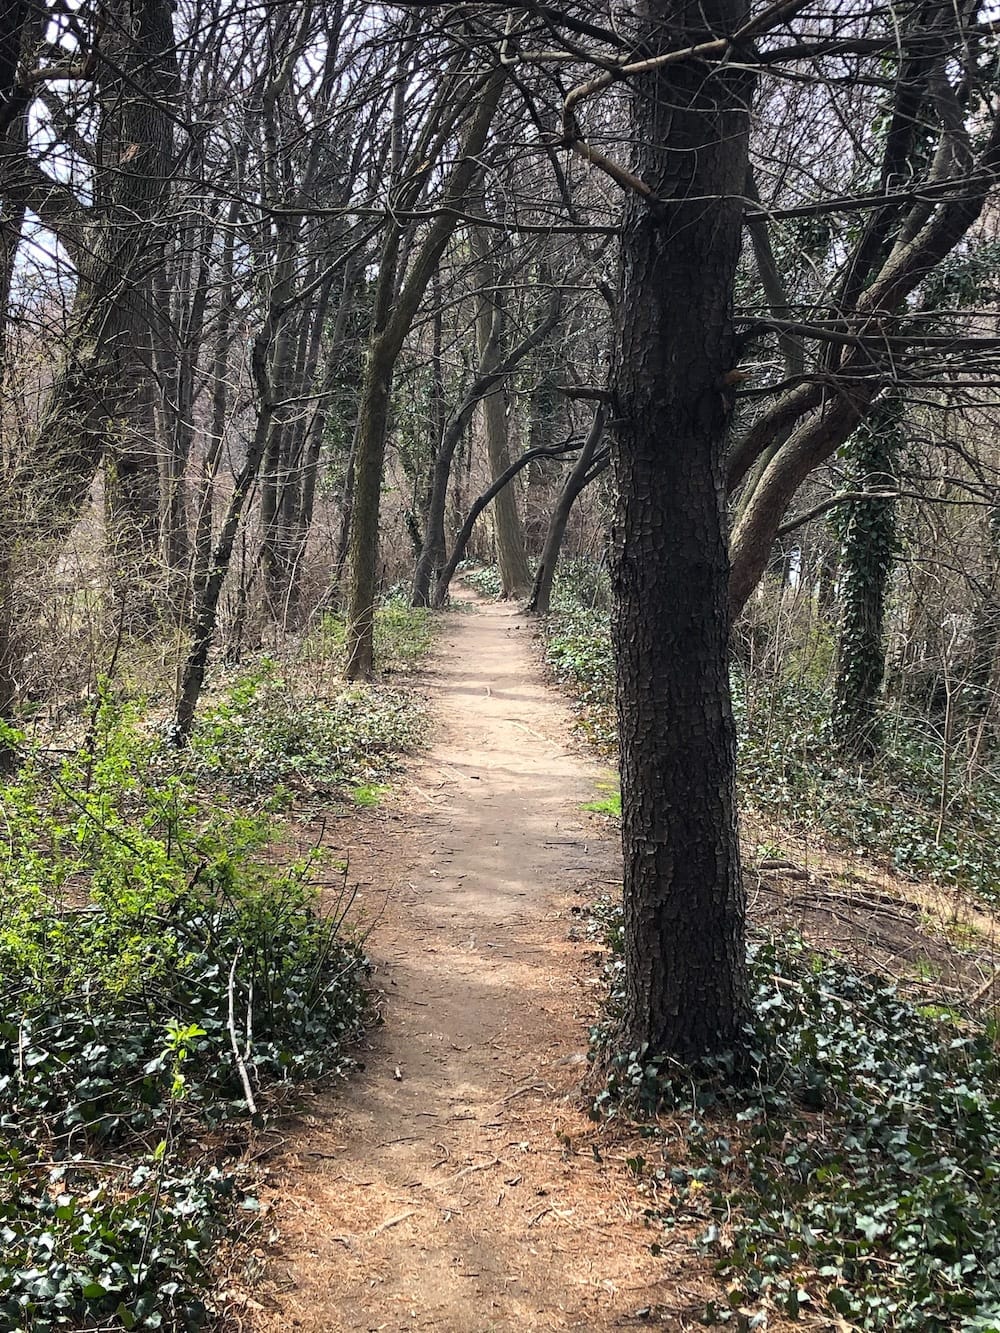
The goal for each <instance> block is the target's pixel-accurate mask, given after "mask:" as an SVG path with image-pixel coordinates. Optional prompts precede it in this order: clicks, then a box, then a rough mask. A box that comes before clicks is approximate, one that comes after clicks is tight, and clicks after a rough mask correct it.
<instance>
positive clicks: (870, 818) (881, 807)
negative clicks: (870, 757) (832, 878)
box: [543, 578, 1000, 901]
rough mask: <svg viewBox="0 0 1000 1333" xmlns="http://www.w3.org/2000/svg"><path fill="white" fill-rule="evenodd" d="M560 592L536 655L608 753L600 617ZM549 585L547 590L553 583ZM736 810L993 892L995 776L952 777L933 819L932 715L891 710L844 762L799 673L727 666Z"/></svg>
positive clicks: (996, 872) (609, 713)
mask: <svg viewBox="0 0 1000 1333" xmlns="http://www.w3.org/2000/svg"><path fill="white" fill-rule="evenodd" d="M577 582H578V580H576V579H575V578H574V579H573V580H571V582H570V583H569V585H568V586H566V585H563V586H562V587H561V588H560V589H559V596H558V597H557V600H556V604H555V610H554V611H553V613H552V615H550V616H549V617H548V618H547V620H546V621H545V624H544V629H543V637H544V644H545V656H546V660H547V662H548V663H549V665H550V667H551V668H552V670H553V672H554V674H555V676H556V678H557V679H558V680H559V681H560V683H561V684H562V685H563V686H564V687H565V688H566V689H567V691H568V692H569V693H570V694H572V696H573V697H574V698H575V699H576V701H577V703H578V705H579V708H580V726H581V729H582V731H583V732H584V734H585V735H586V736H587V737H588V738H589V739H590V740H591V741H592V742H593V743H594V745H595V746H596V747H597V749H598V750H599V751H600V752H601V753H602V754H604V755H606V756H609V757H611V756H613V755H614V754H615V752H616V748H617V739H616V722H615V710H614V662H613V658H612V653H611V641H610V631H609V616H608V613H607V611H606V609H604V608H603V606H602V607H601V608H600V609H598V608H595V607H593V606H592V605H590V604H589V603H585V604H581V598H580V595H579V593H578V592H577V590H576V584H577ZM557 587H558V585H557ZM733 702H734V708H735V713H736V722H737V729H738V743H739V769H738V783H739V788H740V798H741V805H742V808H743V809H745V810H748V811H752V812H753V813H755V814H757V815H759V816H763V817H766V818H768V819H771V820H773V821H775V822H777V823H779V824H781V825H782V826H783V827H785V828H788V829H801V830H817V829H818V830H822V831H823V832H824V833H825V834H826V835H828V836H829V837H830V838H832V839H834V840H836V841H837V842H839V843H840V844H841V845H842V846H844V847H846V848H848V849H850V850H851V851H853V852H854V853H855V854H858V855H868V856H874V857H879V858H884V859H885V860H886V861H889V862H890V863H891V864H892V865H893V866H894V867H895V868H896V869H897V870H900V871H903V872H906V873H911V874H916V875H920V876H924V877H927V878H930V879H933V880H935V881H937V882H939V883H941V884H945V885H950V886H956V887H959V888H965V889H972V890H974V891H975V892H977V893H978V894H980V895H981V896H982V897H984V898H986V899H989V900H992V901H997V898H998V894H1000V774H998V772H997V771H996V768H995V766H994V768H993V769H992V770H983V771H981V772H980V773H979V775H978V778H977V781H976V782H975V783H974V784H973V783H971V782H963V781H960V775H958V776H956V777H954V778H953V779H952V782H951V786H950V787H949V788H948V790H947V791H946V792H945V808H944V817H943V818H942V817H941V804H942V803H941V796H942V790H941V788H942V749H941V739H940V737H939V736H938V734H937V730H936V728H935V725H934V723H933V721H927V720H926V719H921V718H919V717H917V716H900V717H898V718H897V719H896V720H895V723H894V725H893V726H892V727H890V728H886V739H885V748H884V751H883V753H882V755H881V756H880V757H879V758H878V759H877V760H876V761H875V762H874V763H872V764H870V765H865V766H864V767H863V768H860V767H857V766H855V767H853V768H852V767H848V766H847V765H846V764H845V763H844V761H842V760H841V759H840V758H839V757H838V753H837V749H836V746H835V744H834V738H833V736H832V735H831V731H830V723H829V716H830V711H831V695H830V691H829V690H828V689H827V688H824V687H823V686H822V685H821V684H819V683H816V682H814V681H812V680H810V679H808V678H806V677H804V676H801V675H794V676H793V675H789V676H786V677H781V676H779V677H777V678H774V677H772V678H769V679H768V680H767V681H766V682H765V683H762V682H758V681H757V680H755V678H754V677H753V676H752V675H747V673H745V672H744V671H743V669H742V668H739V667H734V670H733Z"/></svg>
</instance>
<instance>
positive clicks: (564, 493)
mask: <svg viewBox="0 0 1000 1333" xmlns="http://www.w3.org/2000/svg"><path fill="white" fill-rule="evenodd" d="M605 415H606V413H605V410H604V408H603V407H599V408H598V409H597V412H596V413H595V415H594V424H593V426H592V427H591V429H590V434H589V435H588V436H587V441H586V443H585V444H584V446H583V449H582V450H581V451H580V457H579V458H578V459H577V460H576V464H575V466H574V468H573V471H572V472H571V473H570V474H569V476H568V477H567V478H566V483H565V485H564V486H563V488H562V490H561V491H560V493H559V499H558V500H557V501H556V504H555V508H554V509H553V510H552V517H551V518H550V519H549V526H548V531H547V532H546V534H545V545H544V546H543V547H542V555H541V559H540V560H539V562H538V570H537V572H536V573H535V582H534V585H533V586H532V589H531V598H530V600H529V601H528V610H529V611H531V612H532V613H533V614H534V615H538V616H547V615H548V613H549V604H550V603H551V601H552V584H553V581H554V579H555V576H556V565H557V564H558V563H559V552H560V550H561V549H562V543H563V537H564V536H565V534H566V524H567V523H568V522H569V516H570V513H571V512H572V509H573V506H574V504H575V503H576V500H577V497H578V496H579V494H580V492H581V491H582V490H583V489H584V487H586V486H589V485H590V483H591V482H592V481H593V480H594V479H595V478H596V477H599V476H600V475H601V473H602V472H603V471H604V470H605V468H606V467H607V465H608V462H609V461H610V455H607V454H606V455H605V457H604V458H603V460H597V461H595V458H594V455H595V454H596V453H597V446H598V445H599V444H600V442H601V439H602V437H603V435H604V418H605Z"/></svg>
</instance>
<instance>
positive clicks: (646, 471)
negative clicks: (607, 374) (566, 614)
mask: <svg viewBox="0 0 1000 1333" xmlns="http://www.w3.org/2000/svg"><path fill="white" fill-rule="evenodd" d="M745 15H746V6H745V3H744V0H708V3H705V4H693V3H691V4H687V5H685V6H674V5H673V4H671V3H669V2H668V0H649V4H648V7H647V8H646V9H645V10H644V11H641V17H640V37H641V38H642V39H644V40H643V41H642V49H644V50H649V52H650V53H651V54H652V53H655V52H657V51H666V50H670V49H678V48H686V47H689V46H691V45H693V44H695V43H697V42H699V41H703V40H706V39H708V38H709V37H712V36H717V35H720V34H725V33H731V32H733V31H735V29H736V28H737V27H738V26H739V24H740V22H741V21H742V20H743V19H744V18H745ZM750 91H751V90H750V87H749V86H748V82H747V80H746V79H745V78H742V77H741V76H740V75H739V74H737V73H735V72H729V71H720V70H710V69H709V68H708V67H707V66H704V65H702V64H700V63H699V62H698V61H696V60H686V61H680V62H678V63H675V64H670V65H667V66H665V67H662V68H661V69H660V70H658V71H654V72H652V73H650V74H646V75H644V76H642V77H641V78H639V79H637V80H636V83H635V86H634V88H633V92H632V108H633V142H635V143H636V144H638V145H639V148H638V163H637V166H638V175H639V177H640V178H641V179H642V181H644V182H645V184H646V185H647V186H648V187H649V188H650V190H651V191H652V196H653V197H652V199H650V200H645V199H642V198H641V197H639V196H638V195H636V196H635V197H634V198H633V199H632V201H631V203H630V205H629V208H628V213H627V218H626V224H625V228H624V233H623V266H624V274H623V283H622V293H621V303H620V309H621V312H622V320H623V334H622V344H621V351H620V356H619V358H618V364H617V368H616V372H615V381H614V392H615V400H616V403H615V406H616V411H615V417H616V422H615V433H616V445H615V448H614V450H613V457H614V466H615V474H616V478H617V483H618V500H617V505H616V513H615V520H614V529H613V538H612V552H613V559H612V581H613V589H614V601H615V610H614V618H613V639H614V648H615V657H616V662H617V672H618V687H617V700H618V718H619V728H620V738H621V777H622V841H623V847H624V854H625V865H624V871H625V883H624V904H625V960H626V999H625V1011H624V1026H625V1033H624V1036H625V1039H626V1041H627V1042H628V1047H629V1048H630V1049H635V1050H638V1051H641V1052H647V1053H648V1054H649V1055H651V1056H652V1055H662V1054H668V1055H671V1056H676V1057H678V1058H681V1059H693V1058H697V1057H699V1056H703V1055H705V1054H707V1053H709V1052H714V1051H721V1050H726V1049H733V1048H738V1047H739V1046H740V1044H741V1041H742V1035H741V1029H742V1026H743V1023H744V1019H745V1017H746V1012H747V981H746V967H745V954H744V911H745V907H744V893H743V888H742V884H741V879H740V863H739V844H738V840H737V830H736V810H735V793H734V777H735V728H734V724H733V716H732V707H731V701H730V694H729V674H728V631H729V617H728V614H727V595H728V575H729V567H728V559H727V552H726V531H725V518H724V512H725V511H724V500H723V478H722V457H723V449H724V444H725V440H726V435H727V427H728V417H729V412H730V404H729V402H728V401H727V398H726V395H725V391H724V388H723V385H724V383H725V375H726V372H727V371H728V370H730V369H731V367H732V364H733V334H732V327H731V300H732V291H733V282H734V276H735V271H736V264H737V260H738V257H739V250H740V223H741V217H740V205H739V204H738V202H736V200H737V198H738V196H740V195H741V194H742V191H743V185H744V181H745V179H746V170H747V135H748V129H749V118H748V114H747V105H746V103H747V99H748V98H749V96H750ZM688 198H691V199H692V202H690V203H688V202H686V200H687V199H688Z"/></svg>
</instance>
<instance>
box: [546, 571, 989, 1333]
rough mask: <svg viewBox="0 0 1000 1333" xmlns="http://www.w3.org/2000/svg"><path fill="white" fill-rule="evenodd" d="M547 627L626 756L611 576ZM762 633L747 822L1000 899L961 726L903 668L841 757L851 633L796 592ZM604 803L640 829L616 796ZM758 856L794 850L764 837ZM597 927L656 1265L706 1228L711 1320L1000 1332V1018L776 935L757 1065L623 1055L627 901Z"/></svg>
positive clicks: (593, 712) (614, 1070) (747, 763)
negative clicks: (712, 1273)
mask: <svg viewBox="0 0 1000 1333" xmlns="http://www.w3.org/2000/svg"><path fill="white" fill-rule="evenodd" d="M595 585H596V586H595ZM770 591H771V593H772V594H773V593H774V589H773V588H772V589H771V590H770ZM896 591H897V595H901V593H902V588H898V589H897V590H896ZM595 603H596V604H595ZM898 610H899V608H898V606H897V607H896V612H897V613H898ZM541 628H542V647H543V652H544V654H545V658H546V660H547V662H548V664H549V666H550V668H551V670H552V671H553V673H554V674H555V676H556V678H557V680H559V681H560V682H561V683H562V684H563V686H564V687H565V688H566V689H567V690H568V691H569V693H570V694H571V695H572V696H573V698H574V699H575V700H576V702H577V704H578V707H579V725H580V728H581V732H582V734H583V735H584V736H586V737H587V739H588V740H589V741H590V742H592V743H594V744H595V745H596V747H597V748H598V749H599V750H600V751H601V752H602V753H603V754H605V755H607V756H608V757H609V759H611V760H612V761H613V760H614V758H615V741H616V733H615V727H614V716H613V712H614V697H613V696H614V680H613V668H612V662H611V651H610V636H609V632H608V624H607V587H606V584H605V585H604V586H603V588H602V576H601V571H600V569H599V568H596V567H593V566H592V567H591V570H590V571H589V577H588V576H586V575H584V576H582V577H581V573H580V571H579V570H578V569H574V568H573V566H572V565H570V566H568V567H567V569H566V578H565V579H564V580H562V581H560V580H559V579H558V578H557V582H556V590H555V598H554V602H553V610H552V612H551V614H550V615H549V616H548V618H547V619H546V621H545V622H544V623H543V624H542V627H541ZM747 633H748V639H749V638H750V637H754V638H755V641H756V645H757V649H758V655H757V656H754V654H753V652H752V651H751V650H750V644H749V643H745V644H744V645H743V648H744V651H743V652H742V653H741V655H740V657H739V660H737V661H735V662H734V665H733V685H734V700H735V703H736V716H737V720H738V735H739V753H740V774H741V799H742V804H743V809H744V812H745V815H746V816H747V818H748V823H749V824H751V825H752V826H753V827H755V828H759V827H761V826H763V827H767V828H770V829H773V830H776V831H777V832H776V836H778V837H781V836H782V833H784V834H785V835H786V836H793V835H794V834H795V833H799V834H800V835H801V834H802V833H803V832H805V833H807V834H808V835H809V836H810V837H811V840H812V845H813V847H814V848H815V849H816V854H817V855H819V856H822V854H823V853H822V848H823V847H824V846H826V847H828V848H838V849H841V851H843V852H846V853H847V854H848V855H849V856H850V857H851V859H852V860H853V861H854V863H855V864H856V863H857V860H858V858H860V859H861V860H862V861H867V862H868V873H869V874H875V875H877V874H878V864H879V862H880V861H881V862H882V863H884V864H889V865H891V866H893V867H895V868H897V869H898V868H902V869H904V870H906V871H907V872H909V873H910V874H911V875H912V876H914V877H915V878H919V879H921V880H925V881H926V880H936V881H937V882H939V883H940V884H942V885H945V886H949V887H956V886H957V887H959V888H961V889H962V890H964V892H965V893H967V894H972V895H975V897H976V899H977V900H979V901H984V902H986V903H987V904H992V903H993V902H994V901H995V896H994V895H995V893H996V889H997V885H998V883H1000V873H998V872H1000V867H998V865H997V863H996V847H997V838H996V830H995V818H996V813H995V811H996V794H997V791H998V783H997V771H996V767H995V764H991V763H989V762H987V763H985V764H983V765H982V767H981V768H979V769H977V772H976V779H977V780H976V784H975V789H974V790H971V791H970V790H969V789H968V788H966V789H965V790H962V789H961V778H960V777H955V779H954V780H955V788H954V790H953V791H951V792H950V793H949V794H948V797H947V798H946V800H945V801H944V802H942V795H941V777H942V771H943V760H942V729H941V726H940V723H941V720H942V719H941V718H940V717H939V718H937V719H936V720H935V718H934V716H933V714H932V713H931V714H929V713H928V711H926V710H924V711H920V710H918V709H915V708H914V706H913V701H912V698H911V697H909V692H908V691H907V690H906V689H905V688H904V685H903V684H902V683H901V682H900V681H899V680H895V681H894V680H893V679H892V675H891V674H890V679H889V681H888V691H889V692H888V694H887V695H886V696H884V697H883V696H881V695H880V696H879V697H878V700H877V706H878V718H879V723H880V727H879V734H880V744H879V748H878V751H877V757H876V756H874V755H873V756H872V757H871V758H870V759H869V760H868V761H866V762H864V763H861V764H859V762H858V760H857V758H856V757H854V758H853V759H849V758H846V757H844V756H843V754H842V753H841V752H840V750H839V748H838V745H837V743H836V737H837V708H838V700H837V688H836V687H837V681H838V678H839V677H838V671H837V661H836V643H835V636H834V634H833V632H832V630H831V628H830V626H829V625H828V624H827V623H825V622H824V621H823V619H822V618H821V617H818V616H817V614H816V608H815V607H814V606H811V605H807V606H806V607H802V606H801V605H799V606H797V607H795V608H794V609H793V610H792V611H791V612H790V611H789V608H788V605H787V602H786V601H785V602H783V599H782V596H781V594H780V590H779V593H778V595H777V596H773V595H772V599H771V601H770V602H769V603H768V604H766V605H763V604H762V605H761V606H760V608H759V611H758V615H757V617H756V620H755V622H754V625H753V626H752V627H751V628H750V629H748V631H747ZM778 638H780V640H781V652H780V654H777V655H776V654H775V653H774V651H773V644H774V641H775V640H776V639H778ZM762 644H766V645H768V647H769V651H764V652H760V651H759V650H760V647H761V645H762ZM896 669H897V671H899V670H901V668H900V667H899V666H897V668H896ZM922 684H923V686H924V687H926V681H922ZM964 702H965V704H966V705H967V704H968V702H969V701H968V699H966V700H965V701H964ZM955 706H956V708H960V707H961V706H962V701H961V700H959V701H957V702H956V705H955ZM935 721H936V723H937V725H935ZM952 739H953V742H954V743H955V744H956V745H960V744H962V743H963V742H962V740H960V739H959V738H957V737H953V738H952ZM974 741H975V738H974V737H973V738H971V739H970V737H969V736H968V735H966V736H965V738H964V744H965V745H966V746H969V745H970V744H974ZM964 758H965V760H966V761H967V758H968V754H967V752H966V754H965V756H964ZM946 768H947V766H945V771H946ZM955 768H956V769H957V770H959V771H961V769H962V763H961V762H958V763H956V764H955ZM589 808H590V809H593V810H595V811H597V812H599V813H601V814H605V815H608V816H611V817H613V818H619V817H620V808H621V807H620V797H619V796H618V792H617V789H616V788H614V787H611V788H609V789H608V791H606V792H604V793H602V794H601V796H600V798H599V799H597V800H595V801H594V802H593V803H591V805H590V806H589ZM943 811H944V812H945V813H944V817H942V812H943ZM757 854H758V856H763V857H765V858H773V857H774V856H775V855H778V856H780V855H781V854H782V853H781V849H780V847H775V846H774V845H766V846H761V847H759V848H758V849H757ZM594 931H595V934H597V935H598V936H599V937H600V938H601V939H602V940H603V942H604V943H605V944H606V945H607V947H608V951H609V961H608V963H607V965H606V978H607V982H608V988H609V994H608V1001H607V1007H606V1011H605V1015H604V1018H603V1019H602V1021H601V1022H600V1024H599V1025H598V1026H597V1027H595V1028H594V1030H593V1031H592V1033H591V1040H592V1057H593V1060H594V1065H595V1071H596V1072H595V1083H596V1085H597V1088H598V1091H597V1093H596V1094H595V1098H594V1115H595V1117H597V1118H599V1119H602V1118H604V1117H608V1116H610V1117H625V1118H633V1117H634V1118H635V1121H636V1124H637V1125H638V1126H639V1131H640V1133H641V1135H642V1139H641V1143H642V1146H641V1148H640V1149H639V1150H637V1151H636V1153H635V1154H634V1155H633V1156H631V1157H630V1158H629V1164H630V1166H631V1169H632V1171H633V1174H634V1176H635V1178H636V1188H637V1190H638V1191H639V1192H640V1193H641V1194H642V1195H643V1196H644V1197H645V1199H646V1201H647V1212H646V1216H647V1220H648V1223H649V1225H650V1226H651V1228H652V1229H653V1230H654V1231H662V1235H661V1238H660V1239H654V1240H652V1241H651V1251H652V1254H653V1257H654V1259H655V1257H656V1256H657V1255H658V1254H659V1253H660V1252H661V1250H662V1249H663V1248H665V1246H666V1245H667V1244H668V1243H669V1241H670V1238H671V1236H672V1235H673V1234H674V1232H675V1231H677V1230H680V1231H683V1232H684V1233H690V1232H691V1231H692V1228H694V1232H695V1237H696V1239H695V1243H696V1244H697V1246H698V1247H699V1249H701V1250H702V1252H703V1253H704V1254H705V1255H706V1257H709V1258H710V1259H711V1260H712V1262H713V1264H714V1266H715V1268H716V1271H717V1274H718V1277H719V1280H720V1295H719V1297H718V1299H716V1300H713V1301H710V1302H708V1304H707V1305H706V1307H705V1309H704V1311H703V1320H704V1322H705V1323H706V1324H707V1325H710V1326H732V1327H738V1328H754V1327H764V1326H766V1321H767V1317H768V1315H769V1314H770V1315H771V1316H772V1317H774V1316H775V1315H778V1316H786V1317H790V1318H792V1319H796V1320H798V1319H801V1320H803V1321H804V1322H805V1323H807V1324H809V1323H812V1322H815V1321H819V1322H820V1323H822V1321H823V1319H824V1318H827V1319H829V1318H834V1319H837V1318H840V1319H842V1320H845V1321H846V1322H847V1324H848V1326H854V1327H860V1328H866V1329H867V1328H871V1329H887V1330H888V1329H892V1330H897V1329H898V1330H917V1329H930V1328H941V1329H963V1330H970V1331H971V1330H990V1329H995V1328H997V1327H1000V1308H998V1306H997V1299H996V1291H997V1266H998V1262H1000V1256H998V1253H997V1248H996V1244H995V1236H994V1228H993V1226H992V1221H991V1219H992V1218H993V1216H994V1215H995V1211H996V1207H997V1197H996V1181H997V1178H998V1170H1000V1161H998V1158H997V1154H996V1151H995V1144H994V1130H995V1125H994V1122H995V1120H996V1116H997V1114H998V1107H1000V1103H998V1098H997V1086H998V1075H1000V1066H998V1061H1000V1057H998V1055H997V1036H998V1034H997V1028H996V1020H995V1015H994V1016H991V1015H990V1013H989V1011H987V1012H986V1014H985V1015H984V1014H983V1013H982V1012H979V1013H971V1012H970V1011H969V1009H968V1007H967V1004H966V1000H968V999H970V998H971V995H969V996H966V997H963V996H962V994H961V993H960V992H959V993H956V994H954V995H951V996H949V997H948V998H947V999H945V1000H944V1001H937V1000H935V1001H934V1002H930V1003H928V1002H927V1001H926V998H925V997H922V996H921V995H919V994H918V993H917V991H915V990H914V991H911V992H910V993H907V987H906V982H905V978H906V975H907V972H908V970H909V963H908V962H907V961H906V960H902V959H901V960H900V964H899V969H898V970H899V977H900V979H899V980H898V981H894V980H893V979H892V977H891V976H890V977H888V978H887V977H886V976H885V975H884V974H881V975H878V976H875V975H870V974H867V973H865V972H864V971H863V970H861V971H859V970H858V967H857V965H856V964H854V965H850V964H848V962H847V961H846V960H845V959H843V958H839V957H838V956H837V955H836V954H830V953H822V952H820V951H818V950H816V949H815V948H811V947H809V946H807V945H806V944H805V943H803V941H802V940H801V939H799V938H797V937H796V936H794V935H785V936H780V935H779V936H765V935H763V934H760V933H759V932H758V933H756V935H754V936H753V937H752V943H751V956H750V957H751V961H750V976H751V982H752V1005H751V1014H750V1019H749V1022H748V1026H747V1030H746V1041H745V1046H744V1049H745V1050H746V1051H748V1052H749V1056H748V1064H747V1065H746V1066H744V1067H743V1068H742V1069H741V1068H739V1066H738V1064H737V1063H736V1062H735V1061H734V1054H735V1053H729V1054H727V1055H725V1056H722V1057H717V1058H715V1059H713V1060H708V1061H706V1062H702V1063H700V1064H698V1065H695V1066H693V1067H692V1066H691V1065H681V1064H679V1063H678V1062H676V1061H673V1060H670V1059H669V1058H664V1057H658V1056H656V1055H651V1054H650V1052H649V1051H648V1050H644V1049H642V1048H632V1049H629V1048H627V1047H625V1046H623V1045H622V1042H621V1031H622V1029H621V1023H620V1016H621V1006H622V1002H623V994H624V986H623V974H624V968H625V964H624V957H623V933H622V912H621V906H620V904H616V903H613V902H610V901H609V902H605V903H603V904H602V905H600V906H599V908H598V910H597V912H596V915H595V924H594Z"/></svg>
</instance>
